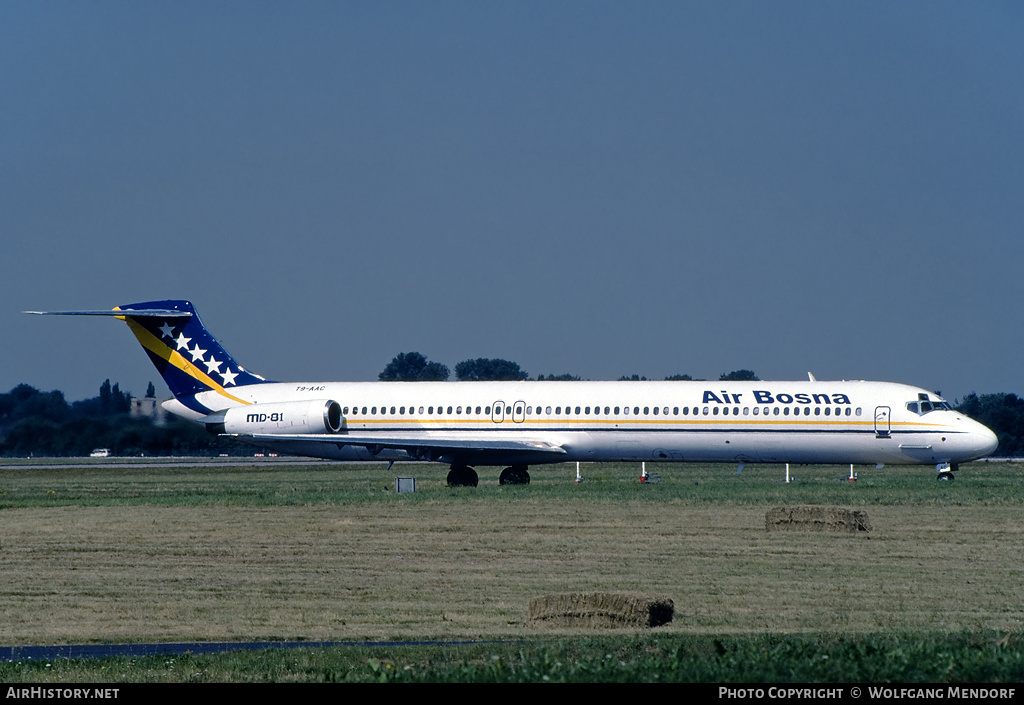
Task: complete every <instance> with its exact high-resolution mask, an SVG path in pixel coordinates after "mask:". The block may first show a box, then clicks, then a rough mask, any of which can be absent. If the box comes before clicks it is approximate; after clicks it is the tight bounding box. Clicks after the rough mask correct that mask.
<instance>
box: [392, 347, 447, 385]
mask: <svg viewBox="0 0 1024 705" xmlns="http://www.w3.org/2000/svg"><path fill="white" fill-rule="evenodd" d="M448 374H449V372H448V366H447V365H442V364H441V363H440V362H430V361H429V360H427V358H426V357H424V356H423V355H421V354H420V353H418V352H408V353H398V354H397V355H395V357H394V359H393V360H391V362H389V363H388V365H387V367H385V368H384V371H383V372H381V373H380V374H379V375H377V379H379V380H380V381H381V382H443V381H445V380H446V379H448Z"/></svg>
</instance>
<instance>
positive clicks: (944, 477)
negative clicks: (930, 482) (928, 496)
mask: <svg viewBox="0 0 1024 705" xmlns="http://www.w3.org/2000/svg"><path fill="white" fill-rule="evenodd" d="M935 479H936V480H938V481H939V482H952V481H953V480H955V479H956V475H954V474H953V473H951V472H940V473H939V474H938V475H936V476H935Z"/></svg>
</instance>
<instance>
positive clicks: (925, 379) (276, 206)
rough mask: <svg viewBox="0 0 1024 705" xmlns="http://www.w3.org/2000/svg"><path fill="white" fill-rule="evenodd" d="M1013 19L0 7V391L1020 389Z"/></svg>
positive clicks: (1022, 61)
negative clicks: (352, 386)
mask: <svg viewBox="0 0 1024 705" xmlns="http://www.w3.org/2000/svg"><path fill="white" fill-rule="evenodd" d="M1022 36H1024V5H1021V4H1020V3H1015V2H985V3H963V2H895V3H894V2H859V3H840V2H771V3H765V2H729V3H720V2H665V3H661V2H600V1H588V2H340V1H333V2H303V3H284V2H270V3H263V2H238V3H234V2H218V3H207V2H147V3H137V2H105V1H98V2H46V1H45V0H44V1H38V0H33V1H31V2H20V1H18V0H7V1H6V2H4V3H0V67H2V70H0V89H2V90H0V96H2V97H0V238H2V243H3V254H2V255H0V300H2V301H3V302H4V307H3V308H5V309H6V311H5V312H0V318H2V320H3V321H4V323H5V326H6V329H7V331H8V335H7V336H6V340H7V344H6V345H5V346H4V353H3V362H4V364H3V365H2V366H0V391H6V390H8V389H10V388H11V387H13V386H14V385H15V384H18V383H21V382H27V383H29V384H32V385H33V386H36V387H38V388H40V389H44V390H49V389H54V388H57V389H62V390H64V391H65V393H66V395H67V397H68V398H69V399H79V398H83V397H86V396H92V395H94V394H96V393H97V391H98V388H99V384H100V383H101V382H102V381H103V380H104V379H106V378H109V379H111V380H112V381H115V382H119V383H120V385H121V387H122V389H129V390H131V391H133V392H135V393H136V394H139V395H141V394H142V393H143V392H144V391H145V388H146V384H147V383H148V382H149V381H151V380H152V381H153V382H154V383H155V384H156V385H157V389H158V392H159V393H160V394H164V393H165V392H166V389H165V387H164V386H163V383H162V381H161V380H160V379H159V377H158V375H157V374H156V372H155V370H153V369H152V367H151V366H150V364H149V362H148V359H147V358H146V356H145V355H144V354H143V353H142V351H141V349H139V348H138V347H137V345H136V343H135V341H134V338H133V337H132V336H131V334H130V332H129V331H128V329H127V328H126V327H125V326H124V325H123V324H121V323H119V322H117V321H113V320H106V319H91V318H90V319H55V318H40V317H31V316H24V315H21V314H20V313H19V311H22V310H25V309H68V308H112V307H114V306H116V305H119V304H125V303H132V302H136V301H147V300H156V299H168V298H185V299H189V300H191V301H192V302H193V303H194V304H195V305H196V307H197V309H198V310H199V312H200V313H201V315H202V316H203V320H204V322H205V323H206V324H207V325H208V327H209V328H210V329H211V330H212V332H213V334H214V335H215V336H217V337H218V339H219V340H220V341H221V342H222V343H223V344H224V346H225V347H226V348H227V349H228V350H229V351H231V353H232V354H233V355H234V356H235V358H236V359H238V360H239V361H240V362H241V363H242V364H244V365H246V366H247V367H248V368H249V369H251V370H253V371H255V372H258V373H260V374H263V375H264V376H266V377H269V378H273V379H280V380H366V379H376V376H377V374H378V373H379V372H380V371H381V370H382V369H383V367H384V366H385V365H386V364H387V363H388V362H389V361H390V360H391V358H392V357H393V356H394V355H396V354H397V353H399V352H407V351H412V350H415V351H419V352H421V353H423V354H424V355H426V356H427V357H428V358H430V359H431V360H435V361H438V362H442V363H445V364H447V365H448V366H449V367H452V368H454V366H455V364H456V363H457V362H459V361H461V360H464V359H467V358H474V357H502V358H506V359H510V360H514V361H516V362H518V363H519V364H520V365H521V366H522V367H523V368H524V369H525V370H527V371H528V372H529V373H530V374H531V376H536V375H537V374H551V373H556V374H557V373H562V372H571V373H574V374H578V375H581V376H583V377H584V378H589V379H615V378H617V377H619V376H620V375H624V374H634V373H636V374H641V375H646V376H647V377H649V378H652V379H659V378H662V377H664V376H666V375H671V374H683V373H685V374H690V375H693V376H694V377H706V378H710V379H715V378H717V377H718V375H719V374H721V373H723V372H728V371H730V370H735V369H739V368H747V369H753V370H755V371H756V372H757V373H758V374H759V375H760V376H761V377H762V378H763V379H804V378H806V372H807V371H808V370H810V371H812V372H813V373H814V374H815V376H816V377H817V378H818V379H882V380H891V381H901V382H907V383H911V384H917V385H920V386H923V387H926V388H928V389H935V390H941V391H942V392H943V393H944V394H945V395H946V396H947V397H949V398H951V399H952V398H954V397H959V396H962V395H964V394H966V393H968V392H971V391H977V392H979V393H986V392H995V391H1013V392H1016V393H1018V394H1024V372H1022V357H1024V325H1022V323H1024V321H1022V318H1024V314H1022V312H1021V310H1022V307H1021V301H1022V298H1024V297H1022V294H1024V276H1022V267H1021V265H1022V261H1024V245H1022V244H1021V242H1020V240H1021V235H1022V231H1024V227H1022V226H1024V139H1022V137H1024V42H1021V41H1020V38H1021V37H1022Z"/></svg>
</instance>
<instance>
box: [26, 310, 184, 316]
mask: <svg viewBox="0 0 1024 705" xmlns="http://www.w3.org/2000/svg"><path fill="white" fill-rule="evenodd" d="M22 313H34V314H36V315H38V316H131V317H133V318H134V317H152V318H187V317H189V316H191V315H192V312H191V311H175V310H173V309H169V308H133V309H127V310H124V311H122V310H121V309H116V308H115V309H113V310H112V311H22Z"/></svg>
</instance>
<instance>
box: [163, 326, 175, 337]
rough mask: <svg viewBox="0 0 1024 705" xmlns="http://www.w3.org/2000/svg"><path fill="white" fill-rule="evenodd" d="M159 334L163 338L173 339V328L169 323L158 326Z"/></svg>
mask: <svg viewBox="0 0 1024 705" xmlns="http://www.w3.org/2000/svg"><path fill="white" fill-rule="evenodd" d="M160 333H161V334H162V335H163V337H164V338H173V337H174V335H173V333H174V326H172V325H171V324H170V323H164V324H163V325H162V326H160Z"/></svg>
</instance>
